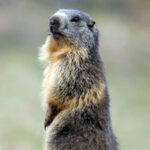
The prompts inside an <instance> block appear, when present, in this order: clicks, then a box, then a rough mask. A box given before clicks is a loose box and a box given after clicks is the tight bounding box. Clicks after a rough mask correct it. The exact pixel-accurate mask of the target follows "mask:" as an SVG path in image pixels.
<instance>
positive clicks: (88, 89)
mask: <svg viewBox="0 0 150 150" xmlns="http://www.w3.org/2000/svg"><path fill="white" fill-rule="evenodd" d="M49 27H50V35H49V36H48V38H47V40H46V43H45V44H44V45H43V46H42V48H41V59H43V60H46V61H48V62H50V63H49V64H48V66H47V68H46V70H45V72H44V75H45V78H44V82H43V103H44V105H45V106H46V107H45V109H46V115H45V129H46V141H45V147H44V149H45V150H118V144H117V142H116V137H115V136H114V134H113V131H112V127H111V119H110V111H109V101H110V99H109V95H108V90H107V83H106V79H105V73H104V67H103V62H102V59H101V57H100V53H99V32H98V28H97V25H96V23H95V21H94V20H93V19H92V18H91V17H90V16H89V15H88V14H87V13H84V12H81V11H78V10H68V9H61V10H59V11H57V12H56V13H55V14H54V15H53V16H52V17H51V18H50V22H49Z"/></svg>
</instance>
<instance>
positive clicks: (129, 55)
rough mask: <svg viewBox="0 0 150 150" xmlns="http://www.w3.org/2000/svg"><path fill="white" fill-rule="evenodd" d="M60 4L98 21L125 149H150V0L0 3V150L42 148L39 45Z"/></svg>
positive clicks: (116, 121) (114, 112)
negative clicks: (50, 18)
mask: <svg viewBox="0 0 150 150" xmlns="http://www.w3.org/2000/svg"><path fill="white" fill-rule="evenodd" d="M59 8H75V9H80V10H83V11H87V12H88V13H90V14H91V16H92V17H93V18H95V19H96V20H97V23H98V25H99V27H100V33H101V38H100V42H101V44H100V45H101V54H102V56H103V59H104V61H105V65H106V72H107V79H108V85H109V92H110V97H111V100H112V101H111V113H112V123H113V128H114V130H115V133H116V135H117V137H118V139H119V143H120V149H121V150H149V149H150V129H149V128H150V119H149V115H150V92H149V90H150V1H148V0H136V1H135V0H122V1H119V0H111V1H106V0H102V1H98V0H92V1H91V0H72V1H70V0H61V1H58V0H55V1H51V0H49V1H48V0H43V1H40V0H21V1H19V0H13V1H9V0H3V1H0V68H1V71H0V150H34V149H35V150H41V149H42V145H43V139H44V128H43V120H44V114H43V111H42V108H41V82H42V78H43V75H42V71H43V69H44V67H43V65H42V64H40V63H39V62H38V60H37V56H38V48H39V47H40V45H41V44H43V43H44V40H45V38H46V36H47V33H48V20H49V17H50V16H51V15H52V13H54V12H55V11H56V10H57V9H59Z"/></svg>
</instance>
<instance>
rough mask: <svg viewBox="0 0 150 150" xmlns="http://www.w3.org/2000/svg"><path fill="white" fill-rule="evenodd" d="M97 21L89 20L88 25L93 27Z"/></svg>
mask: <svg viewBox="0 0 150 150" xmlns="http://www.w3.org/2000/svg"><path fill="white" fill-rule="evenodd" d="M95 23H96V22H95V21H94V20H89V22H88V27H90V28H92V27H93V26H94V24H95Z"/></svg>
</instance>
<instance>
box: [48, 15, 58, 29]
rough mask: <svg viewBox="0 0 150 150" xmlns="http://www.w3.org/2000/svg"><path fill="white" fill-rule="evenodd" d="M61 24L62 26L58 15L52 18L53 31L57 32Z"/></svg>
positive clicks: (51, 26) (51, 27)
mask: <svg viewBox="0 0 150 150" xmlns="http://www.w3.org/2000/svg"><path fill="white" fill-rule="evenodd" d="M59 26H60V19H59V18H58V17H56V16H54V17H52V18H51V19H50V30H51V32H57V30H58V28H59Z"/></svg>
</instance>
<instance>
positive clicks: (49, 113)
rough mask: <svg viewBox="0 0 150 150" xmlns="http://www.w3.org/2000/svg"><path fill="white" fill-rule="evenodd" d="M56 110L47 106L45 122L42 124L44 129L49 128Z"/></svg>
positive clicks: (54, 107) (56, 112)
mask: <svg viewBox="0 0 150 150" xmlns="http://www.w3.org/2000/svg"><path fill="white" fill-rule="evenodd" d="M58 112H59V111H58V108H57V107H56V106H48V107H47V109H46V115H45V122H44V128H45V130H46V127H47V126H49V125H50V124H51V123H52V121H53V119H54V118H55V116H56V115H57V114H58Z"/></svg>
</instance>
